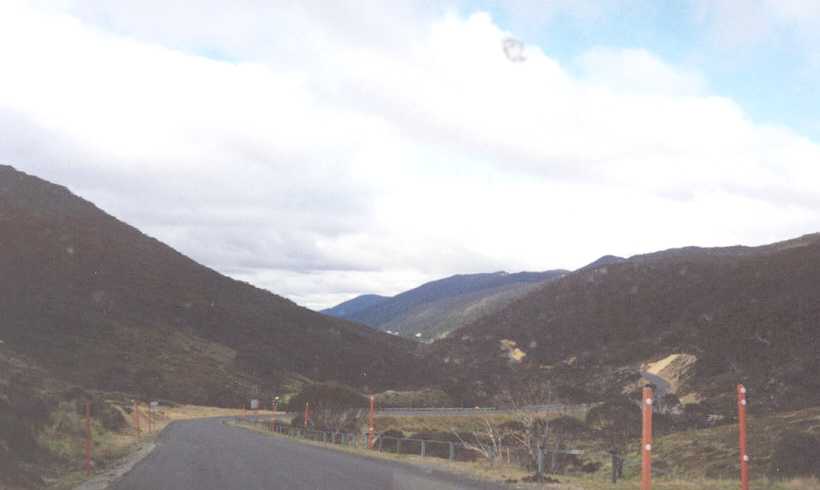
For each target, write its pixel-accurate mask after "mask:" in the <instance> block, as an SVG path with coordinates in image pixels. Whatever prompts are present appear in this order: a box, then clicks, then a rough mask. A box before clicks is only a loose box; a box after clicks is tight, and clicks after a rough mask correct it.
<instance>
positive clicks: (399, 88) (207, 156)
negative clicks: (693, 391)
mask: <svg viewBox="0 0 820 490" xmlns="http://www.w3.org/2000/svg"><path fill="white" fill-rule="evenodd" d="M157 5H158V4H157V3H155V2H139V3H132V4H128V5H127V6H124V5H122V4H116V3H102V4H97V3H92V2H66V3H65V4H64V5H63V6H62V8H59V9H56V10H54V9H52V8H51V7H50V6H49V8H48V9H35V8H31V7H29V6H27V5H24V4H16V6H8V5H7V6H4V7H0V8H3V9H5V11H3V12H0V70H2V73H3V74H4V75H5V76H2V77H0V160H3V161H8V162H10V163H12V164H15V165H17V166H19V167H20V168H22V169H23V170H26V171H30V172H33V173H36V174H39V175H40V176H42V177H44V178H48V179H52V180H55V181H58V182H61V183H65V184H67V185H69V186H70V187H71V188H72V189H74V190H75V191H77V192H79V193H80V194H83V195H85V196H87V197H88V198H90V199H92V200H94V201H95V202H97V203H98V204H99V205H101V206H102V207H103V208H104V209H106V210H109V211H111V212H112V213H114V214H115V215H117V216H119V217H121V218H123V219H125V220H126V221H129V222H132V223H133V224H135V225H136V226H139V227H140V228H142V229H144V230H146V231H147V232H149V233H151V234H153V235H155V236H157V237H158V238H160V239H162V240H165V241H167V242H169V243H170V244H171V245H173V246H175V247H177V248H179V249H180V250H181V251H183V252H184V253H187V254H189V255H191V256H192V257H194V258H195V259H197V260H200V261H202V262H204V263H206V264H208V265H209V266H212V267H214V268H216V269H217V270H220V271H223V272H226V273H228V274H231V275H233V276H235V277H238V278H241V279H245V280H249V281H251V282H254V283H255V284H258V285H260V286H263V287H267V288H270V289H271V290H273V291H275V292H278V293H281V294H285V295H287V296H289V297H291V298H293V299H295V300H297V301H298V302H300V303H302V304H306V305H308V306H312V307H322V306H328V305H330V304H332V303H335V302H338V301H340V300H342V299H347V298H348V297H349V296H351V295H354V294H358V293H363V292H375V293H383V294H393V293H396V292H399V291H401V290H403V289H407V288H409V287H413V286H415V285H417V284H418V283H420V282H423V281H426V280H430V279H434V278H437V277H441V276H444V275H448V274H453V273H463V272H478V271H492V270H499V269H508V270H516V269H530V270H532V269H549V268H557V267H567V268H572V267H577V266H580V265H583V264H584V263H585V262H588V261H591V260H593V259H594V258H596V257H597V256H600V255H603V254H605V253H615V254H621V255H629V254H633V253H639V252H647V251H652V250H656V249H660V248H665V247H671V246H681V245H688V244H702V245H728V244H735V243H748V244H755V243H764V242H768V241H772V240H777V239H781V238H787V237H791V236H794V235H799V234H801V233H805V232H810V231H815V230H817V229H818V228H820V226H819V225H820V218H819V217H818V216H820V215H818V213H817V212H816V210H817V208H818V206H820V202H819V200H820V193H819V192H818V191H817V190H816V186H814V185H813V184H814V183H816V182H817V181H818V180H820V170H819V169H818V167H817V162H818V161H820V148H818V146H817V145H816V144H814V143H812V142H810V141H809V140H807V139H804V138H802V137H800V136H799V135H797V134H795V133H793V132H791V131H789V130H786V129H782V128H777V127H769V126H763V125H759V124H754V123H752V122H751V121H749V119H748V118H747V117H746V116H745V114H744V112H743V110H742V108H741V107H740V106H738V105H737V104H736V103H735V102H733V101H732V100H729V99H726V98H721V97H716V96H713V95H710V93H709V86H708V82H707V81H706V80H704V78H703V77H702V75H700V74H699V73H697V72H694V71H692V70H690V69H683V68H680V67H676V66H674V65H670V64H669V63H667V62H665V61H664V60H662V59H659V58H658V57H657V56H655V55H654V54H653V53H651V52H649V51H645V50H613V49H608V48H601V49H596V50H594V51H591V52H589V53H586V54H585V55H583V56H582V57H581V58H580V59H579V61H578V63H579V66H580V67H581V68H582V69H581V71H580V75H572V72H571V71H570V70H568V69H567V67H565V66H562V65H561V64H559V63H558V62H557V61H555V60H554V59H552V58H550V57H548V56H547V55H545V54H544V53H543V52H542V51H541V50H539V49H538V48H537V47H534V46H528V47H527V61H526V62H524V63H510V62H509V61H508V60H507V59H506V57H505V56H504V53H503V50H502V47H501V43H502V40H503V39H504V38H505V37H506V36H507V35H509V34H510V33H506V32H504V31H503V30H502V29H500V28H499V27H498V26H497V25H496V24H495V23H494V21H493V19H492V18H491V17H490V16H489V15H487V14H477V15H471V16H468V17H465V16H463V15H460V14H457V13H454V12H451V13H449V14H439V13H436V15H431V14H429V13H425V12H421V11H419V10H418V9H417V8H415V7H413V6H412V5H413V4H411V3H407V4H403V5H405V6H404V7H402V9H403V11H402V12H404V13H405V14H406V15H404V16H403V17H402V16H399V15H392V13H391V12H390V11H388V10H387V9H386V8H384V7H381V6H380V5H381V4H379V3H375V2H374V3H372V4H370V3H365V4H363V5H364V6H362V7H360V8H358V9H354V10H344V9H342V10H339V9H337V10H331V11H326V10H322V9H320V8H318V5H319V4H318V3H317V4H313V3H308V4H306V5H307V6H304V7H303V6H302V5H301V4H297V3H292V4H283V5H284V6H279V5H278V6H277V7H276V8H272V7H269V6H268V5H269V4H268V3H264V5H262V4H260V5H255V4H253V3H247V4H245V3H243V4H236V3H235V4H230V5H231V6H232V7H231V8H227V7H225V5H227V4H222V3H218V2H208V3H205V4H202V5H201V6H200V8H196V9H191V8H189V7H186V5H188V4H187V3H183V2H177V3H172V4H170V7H169V9H168V10H167V15H164V16H162V17H161V18H155V16H154V13H155V12H157V11H158V10H157V9H158V7H157ZM237 5H240V6H237ZM322 5H324V2H322ZM223 7H224V8H223ZM216 19H219V21H220V22H216ZM223 20H224V22H222V21H223ZM206 52H209V53H211V54H213V53H218V54H219V55H220V56H221V57H223V58H225V59H224V60H222V61H220V60H218V59H217V60H214V59H208V58H207V57H205V56H200V55H197V53H200V54H201V53H206ZM8 74H11V75H12V76H7V75H8Z"/></svg>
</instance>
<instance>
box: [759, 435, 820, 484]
mask: <svg viewBox="0 0 820 490" xmlns="http://www.w3.org/2000/svg"><path fill="white" fill-rule="evenodd" d="M801 476H820V439H818V438H817V436H814V435H812V434H809V433H805V432H786V433H785V434H783V435H782V436H780V439H779V440H778V441H777V444H776V445H775V447H774V452H773V453H772V459H771V461H770V463H769V477H770V478H775V479H784V478H793V477H801Z"/></svg>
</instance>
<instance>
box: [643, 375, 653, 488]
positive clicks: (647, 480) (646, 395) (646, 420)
mask: <svg viewBox="0 0 820 490" xmlns="http://www.w3.org/2000/svg"><path fill="white" fill-rule="evenodd" d="M642 405H643V407H642V408H643V430H642V431H641V490H651V489H652V388H650V387H649V386H644V388H643V403H642Z"/></svg>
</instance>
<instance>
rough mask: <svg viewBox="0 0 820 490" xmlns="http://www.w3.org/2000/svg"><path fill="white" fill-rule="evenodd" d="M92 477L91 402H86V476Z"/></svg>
mask: <svg viewBox="0 0 820 490" xmlns="http://www.w3.org/2000/svg"><path fill="white" fill-rule="evenodd" d="M90 475H91V402H89V401H87V402H85V476H90Z"/></svg>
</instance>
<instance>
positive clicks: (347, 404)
mask: <svg viewBox="0 0 820 490" xmlns="http://www.w3.org/2000/svg"><path fill="white" fill-rule="evenodd" d="M306 402H308V403H310V407H311V409H312V410H320V409H323V410H340V409H349V408H368V407H369V406H370V401H369V400H368V398H367V397H366V396H364V395H362V394H361V393H359V392H357V391H356V390H354V389H353V388H351V387H349V386H346V385H343V384H339V383H314V384H309V385H305V386H304V387H303V388H302V391H300V392H299V393H297V394H296V395H294V396H292V397H291V398H290V400H288V403H287V410H288V411H289V412H299V413H301V412H302V411H303V410H304V409H305V403H306Z"/></svg>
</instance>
